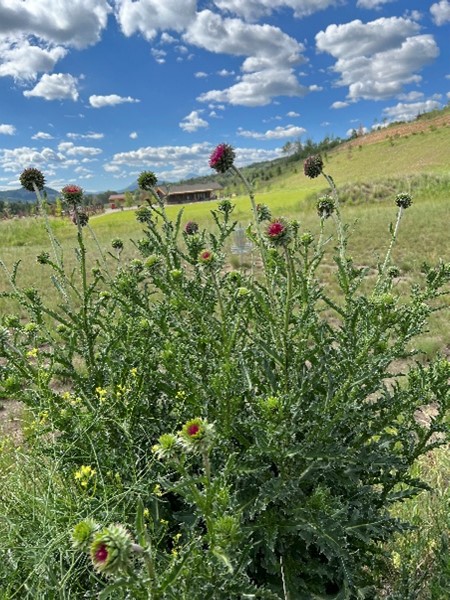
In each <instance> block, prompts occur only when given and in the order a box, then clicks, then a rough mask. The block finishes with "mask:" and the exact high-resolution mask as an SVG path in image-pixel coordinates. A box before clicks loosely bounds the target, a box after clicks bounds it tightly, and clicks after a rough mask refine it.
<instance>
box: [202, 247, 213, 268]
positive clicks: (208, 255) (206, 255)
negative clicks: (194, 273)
mask: <svg viewBox="0 0 450 600" xmlns="http://www.w3.org/2000/svg"><path fill="white" fill-rule="evenodd" d="M213 258H214V254H213V253H212V252H211V250H203V251H202V252H200V254H199V256H198V260H199V262H201V263H203V264H204V265H207V264H209V263H210V262H212V260H213Z"/></svg>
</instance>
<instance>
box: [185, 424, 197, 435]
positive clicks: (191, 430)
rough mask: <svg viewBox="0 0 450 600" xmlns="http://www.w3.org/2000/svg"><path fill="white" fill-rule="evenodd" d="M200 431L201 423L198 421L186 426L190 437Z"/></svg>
mask: <svg viewBox="0 0 450 600" xmlns="http://www.w3.org/2000/svg"><path fill="white" fill-rule="evenodd" d="M199 431H200V425H199V424H198V423H188V424H187V426H186V435H188V436H189V437H195V436H197V435H198V433H199Z"/></svg>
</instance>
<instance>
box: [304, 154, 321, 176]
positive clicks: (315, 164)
mask: <svg viewBox="0 0 450 600" xmlns="http://www.w3.org/2000/svg"><path fill="white" fill-rule="evenodd" d="M322 169H323V160H322V157H321V156H320V154H315V155H313V156H308V158H307V159H306V160H305V162H304V164H303V170H304V173H305V175H306V177H310V178H311V179H314V178H315V177H319V175H320V174H321V173H322Z"/></svg>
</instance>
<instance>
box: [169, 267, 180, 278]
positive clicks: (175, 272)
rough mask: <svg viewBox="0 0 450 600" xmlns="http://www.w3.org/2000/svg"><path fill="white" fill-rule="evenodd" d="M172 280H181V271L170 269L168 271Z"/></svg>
mask: <svg viewBox="0 0 450 600" xmlns="http://www.w3.org/2000/svg"><path fill="white" fill-rule="evenodd" d="M170 276H171V277H172V279H181V278H182V277H183V271H182V270H181V269H172V270H171V271H170Z"/></svg>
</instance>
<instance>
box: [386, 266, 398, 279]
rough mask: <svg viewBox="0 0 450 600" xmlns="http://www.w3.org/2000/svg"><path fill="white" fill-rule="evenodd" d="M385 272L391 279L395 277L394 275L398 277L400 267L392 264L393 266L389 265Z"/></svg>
mask: <svg viewBox="0 0 450 600" xmlns="http://www.w3.org/2000/svg"><path fill="white" fill-rule="evenodd" d="M387 274H388V277H390V278H391V279H395V278H396V277H399V275H400V269H399V268H398V267H395V266H394V265H393V266H391V267H389V269H388V270H387Z"/></svg>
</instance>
